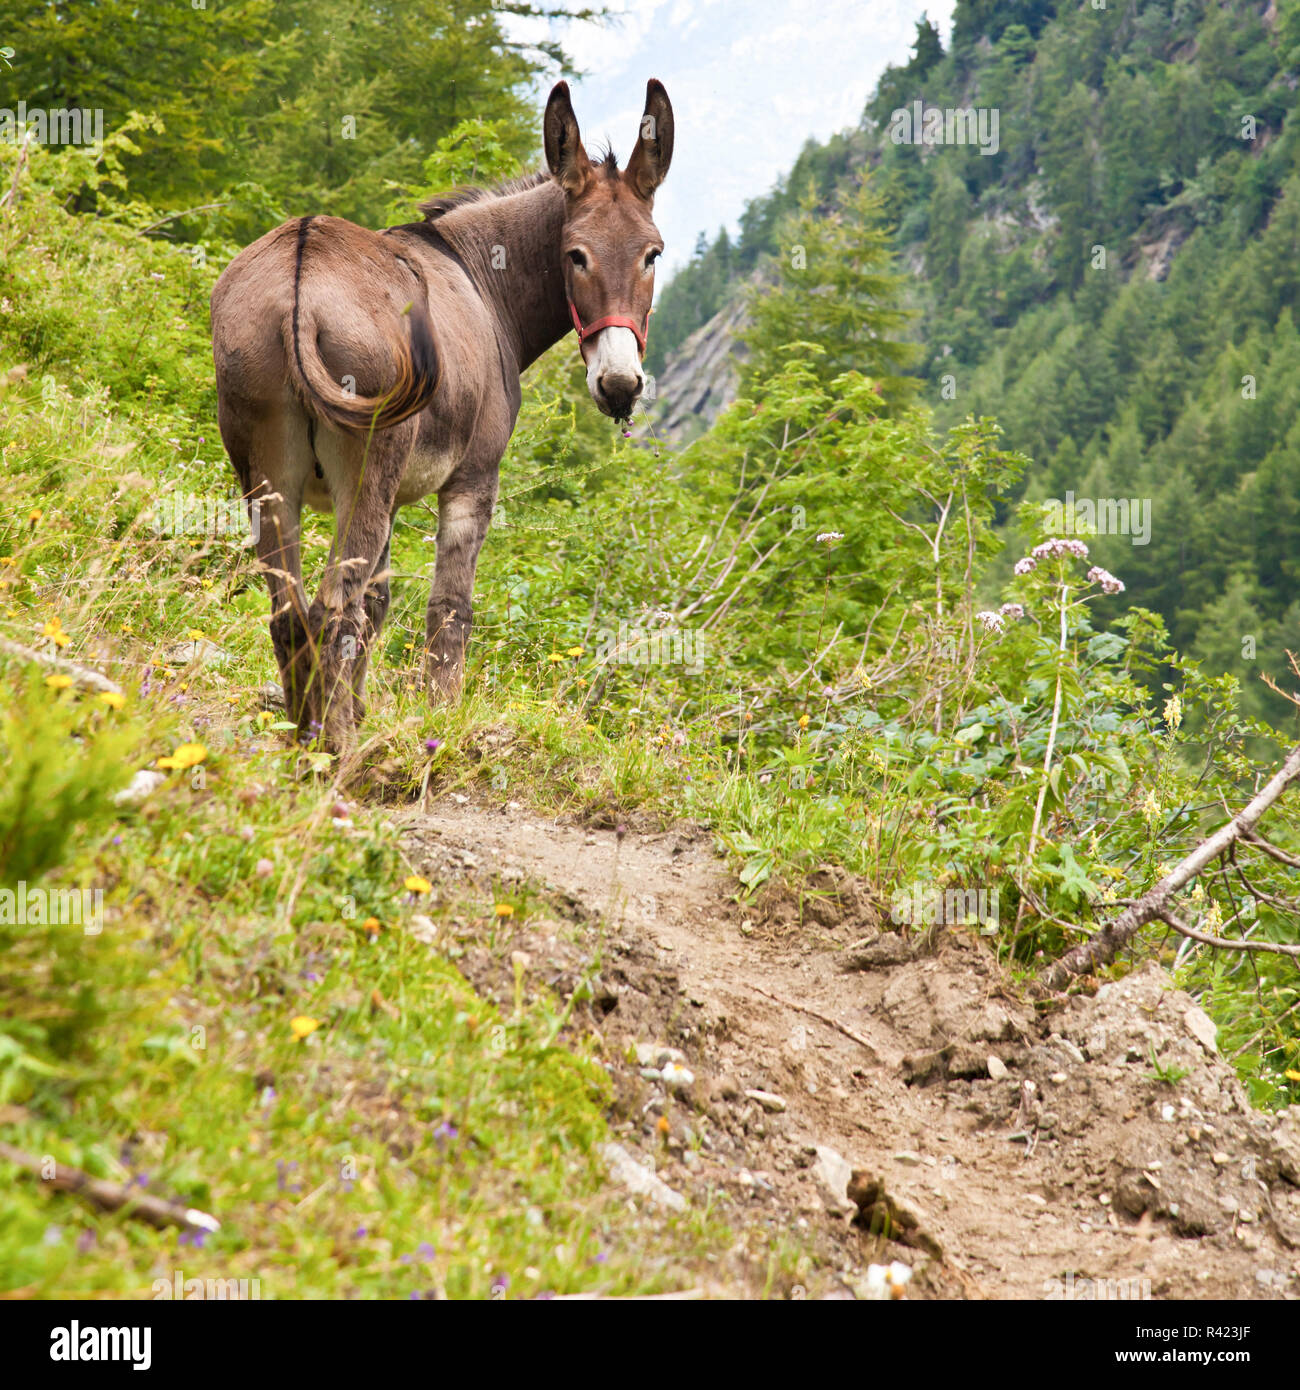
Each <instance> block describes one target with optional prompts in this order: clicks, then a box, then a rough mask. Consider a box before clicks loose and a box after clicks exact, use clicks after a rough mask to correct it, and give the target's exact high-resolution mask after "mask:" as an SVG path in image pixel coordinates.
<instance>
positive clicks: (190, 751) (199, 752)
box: [157, 743, 208, 770]
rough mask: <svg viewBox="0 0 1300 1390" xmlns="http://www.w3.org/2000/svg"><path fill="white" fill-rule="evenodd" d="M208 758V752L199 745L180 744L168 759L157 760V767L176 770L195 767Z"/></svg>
mask: <svg viewBox="0 0 1300 1390" xmlns="http://www.w3.org/2000/svg"><path fill="white" fill-rule="evenodd" d="M207 756H208V750H207V749H206V748H205V747H204V746H203V745H202V744H201V743H182V744H181V746H180V747H179V748H178V749H177V750H176V751H175V752H174V753H173V754H172V755H171V757H170V758H159V759H158V763H157V766H158V767H166V768H171V769H173V770H178V769H181V768H186V767H197V766H198V764H199V763H201V762H203V761H204V760H205V759H206V758H207Z"/></svg>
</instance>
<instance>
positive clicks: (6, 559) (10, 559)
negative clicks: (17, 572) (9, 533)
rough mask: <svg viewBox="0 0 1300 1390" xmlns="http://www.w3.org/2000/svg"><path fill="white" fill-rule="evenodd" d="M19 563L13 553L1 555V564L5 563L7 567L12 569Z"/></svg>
mask: <svg viewBox="0 0 1300 1390" xmlns="http://www.w3.org/2000/svg"><path fill="white" fill-rule="evenodd" d="M17 564H18V561H17V560H16V559H15V558H14V556H12V555H0V565H3V566H4V568H5V569H12V568H13V567H15V566H16V565H17Z"/></svg>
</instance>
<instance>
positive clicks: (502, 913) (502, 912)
mask: <svg viewBox="0 0 1300 1390" xmlns="http://www.w3.org/2000/svg"><path fill="white" fill-rule="evenodd" d="M492 911H493V912H494V913H495V914H496V915H497V916H498V917H513V916H514V915H515V910H514V908H513V907H511V906H510V904H509V903H497V905H496V906H495V907H494V908H493V909H492Z"/></svg>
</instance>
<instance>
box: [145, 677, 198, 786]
mask: <svg viewBox="0 0 1300 1390" xmlns="http://www.w3.org/2000/svg"><path fill="white" fill-rule="evenodd" d="M184 688H185V687H184V686H182V687H181V689H182V690H183V689H184ZM207 756H208V750H207V749H206V748H205V747H204V746H203V745H202V744H201V743H182V744H181V746H180V747H179V748H178V749H177V750H176V751H175V752H174V753H173V754H172V755H171V757H170V758H159V759H158V763H157V766H158V767H166V768H172V769H181V768H187V767H197V766H198V764H199V763H201V762H203V761H204V760H205V759H206V758H207Z"/></svg>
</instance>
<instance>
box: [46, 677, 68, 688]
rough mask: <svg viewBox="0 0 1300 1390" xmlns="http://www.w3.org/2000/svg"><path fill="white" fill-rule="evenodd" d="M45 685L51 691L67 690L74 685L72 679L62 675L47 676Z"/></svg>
mask: <svg viewBox="0 0 1300 1390" xmlns="http://www.w3.org/2000/svg"><path fill="white" fill-rule="evenodd" d="M45 684H46V685H48V686H49V687H50V689H51V690H66V689H67V688H68V687H69V686H70V685H71V684H72V677H71V676H65V675H61V674H60V675H57V676H46V677H45Z"/></svg>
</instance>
